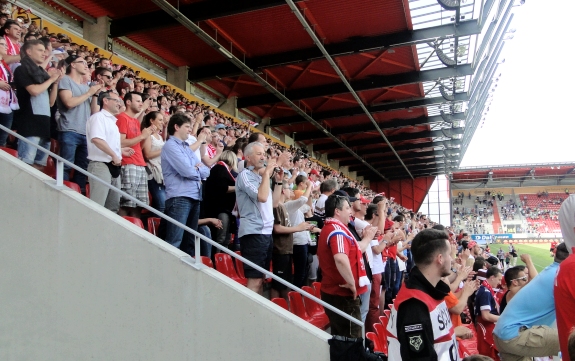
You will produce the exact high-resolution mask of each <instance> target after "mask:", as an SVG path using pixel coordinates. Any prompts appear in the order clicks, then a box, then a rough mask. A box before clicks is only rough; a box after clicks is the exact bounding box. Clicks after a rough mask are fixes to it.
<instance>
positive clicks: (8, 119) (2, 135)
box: [0, 112, 14, 147]
mask: <svg viewBox="0 0 575 361" xmlns="http://www.w3.org/2000/svg"><path fill="white" fill-rule="evenodd" d="M13 119H14V113H13V112H12V113H10V114H4V113H0V124H1V125H3V126H5V127H6V128H8V129H12V120H13ZM7 139H8V133H6V132H5V131H3V130H0V147H5V146H6V140H7Z"/></svg>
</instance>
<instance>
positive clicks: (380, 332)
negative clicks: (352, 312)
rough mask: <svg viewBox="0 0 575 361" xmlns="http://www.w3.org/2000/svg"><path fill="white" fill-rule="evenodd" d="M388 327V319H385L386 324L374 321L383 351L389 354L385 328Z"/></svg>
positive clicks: (374, 327)
mask: <svg viewBox="0 0 575 361" xmlns="http://www.w3.org/2000/svg"><path fill="white" fill-rule="evenodd" d="M386 328H387V319H386V321H385V326H384V325H383V324H381V323H374V324H373V329H374V330H375V333H376V335H377V337H378V338H379V342H380V344H381V352H383V353H384V354H386V355H387V333H386V331H385V329H386Z"/></svg>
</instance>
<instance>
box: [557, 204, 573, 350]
mask: <svg viewBox="0 0 575 361" xmlns="http://www.w3.org/2000/svg"><path fill="white" fill-rule="evenodd" d="M559 224H560V225H561V233H562V234H563V239H564V242H565V245H566V246H567V249H568V250H569V253H571V255H570V256H569V257H567V259H566V260H565V261H563V262H561V265H560V266H559V271H557V278H555V290H554V293H555V313H556V315H557V329H558V331H559V345H560V346H561V356H562V357H563V361H575V360H573V359H572V358H570V357H569V351H568V339H569V334H570V333H571V331H572V330H573V328H575V312H573V310H575V278H574V277H573V274H575V253H574V252H573V248H574V247H575V195H573V194H572V195H570V196H569V197H568V198H567V199H566V200H565V201H563V204H561V209H559Z"/></svg>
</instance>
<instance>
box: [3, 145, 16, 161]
mask: <svg viewBox="0 0 575 361" xmlns="http://www.w3.org/2000/svg"><path fill="white" fill-rule="evenodd" d="M0 150H3V151H5V152H6V153H8V154H10V155H11V156H14V157H16V158H18V151H17V150H16V149H12V148H6V147H0Z"/></svg>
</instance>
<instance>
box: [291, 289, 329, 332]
mask: <svg viewBox="0 0 575 361" xmlns="http://www.w3.org/2000/svg"><path fill="white" fill-rule="evenodd" d="M288 299H289V304H290V311H291V313H293V314H294V315H296V316H298V317H300V318H301V319H303V320H305V321H307V322H309V323H311V324H312V325H314V326H316V327H319V328H321V329H325V327H326V326H325V323H324V320H322V319H321V318H314V317H311V316H310V315H309V314H308V313H307V311H306V309H305V305H304V303H303V298H302V296H301V294H299V293H298V292H295V291H291V292H289V293H288Z"/></svg>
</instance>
